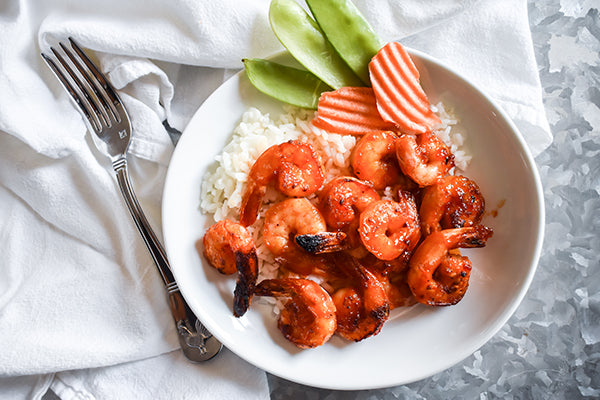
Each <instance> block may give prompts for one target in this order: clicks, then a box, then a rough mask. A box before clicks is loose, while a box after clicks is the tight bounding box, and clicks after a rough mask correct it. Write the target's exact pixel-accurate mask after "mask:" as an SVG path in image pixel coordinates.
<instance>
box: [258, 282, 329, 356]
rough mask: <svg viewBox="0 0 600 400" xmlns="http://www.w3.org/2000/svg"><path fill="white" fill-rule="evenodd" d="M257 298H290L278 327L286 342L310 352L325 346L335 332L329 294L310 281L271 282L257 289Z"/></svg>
mask: <svg viewBox="0 0 600 400" xmlns="http://www.w3.org/2000/svg"><path fill="white" fill-rule="evenodd" d="M255 293H256V295H257V296H272V297H287V298H288V300H287V301H286V302H285V305H284V307H283V309H282V310H281V313H280V314H279V322H278V327H279V330H280V331H281V332H282V333H283V335H284V336H285V338H286V339H287V340H289V341H290V342H292V343H294V344H295V345H296V346H298V347H300V348H303V349H307V348H312V347H317V346H320V345H322V344H323V343H325V342H326V341H327V340H329V338H330V337H331V336H332V335H333V333H334V332H335V329H336V326H337V323H336V315H335V305H334V304H333V300H332V299H331V296H330V295H329V293H327V292H326V291H325V289H323V288H322V287H321V286H319V285H318V284H317V283H315V282H313V281H311V280H308V279H294V278H282V279H267V280H264V281H262V282H260V283H259V284H258V285H257V286H256V292H255Z"/></svg>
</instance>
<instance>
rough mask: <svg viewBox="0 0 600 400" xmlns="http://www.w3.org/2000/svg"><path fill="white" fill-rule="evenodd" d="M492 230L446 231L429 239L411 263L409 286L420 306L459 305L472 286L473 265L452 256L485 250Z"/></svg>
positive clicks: (467, 229) (427, 238) (466, 259)
mask: <svg viewBox="0 0 600 400" xmlns="http://www.w3.org/2000/svg"><path fill="white" fill-rule="evenodd" d="M491 236H492V230H491V229H490V228H488V227H485V226H483V225H478V226H472V227H465V228H455V229H445V230H442V231H438V232H434V233H432V234H431V235H429V236H427V237H426V238H425V240H423V242H422V243H421V244H420V245H419V247H417V249H416V250H415V252H414V254H413V256H412V257H411V259H410V262H409V270H408V276H407V282H408V286H409V287H410V290H411V291H412V292H413V294H414V295H415V298H416V299H417V301H418V302H420V303H423V304H428V305H431V306H449V305H453V304H456V303H458V302H459V301H460V300H461V299H462V298H463V296H464V295H465V292H466V291H467V287H468V285H469V277H470V274H471V261H470V260H469V259H468V258H467V257H465V256H461V255H460V254H449V251H450V250H452V249H456V248H459V247H483V246H485V244H486V242H487V240H488V238H490V237H491Z"/></svg>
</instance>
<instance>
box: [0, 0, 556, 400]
mask: <svg viewBox="0 0 600 400" xmlns="http://www.w3.org/2000/svg"><path fill="white" fill-rule="evenodd" d="M354 2H355V4H356V5H357V7H358V8H359V9H360V10H361V11H362V12H363V13H364V15H365V16H366V18H367V19H368V20H369V21H370V22H371V24H372V25H373V26H374V28H375V30H376V31H378V33H379V34H380V35H381V36H382V38H383V39H384V40H386V41H391V40H400V41H401V42H402V43H404V44H406V45H408V46H410V47H413V48H416V49H418V50H421V51H424V52H426V53H428V54H430V55H432V56H434V57H436V58H438V59H441V60H442V61H443V62H444V63H445V64H446V65H448V66H450V67H452V68H453V69H455V70H456V71H458V72H460V73H462V74H464V75H465V76H467V77H469V79H470V80H471V81H472V82H473V83H475V84H476V85H478V86H480V87H482V88H484V89H485V90H486V92H487V93H488V94H490V95H491V96H492V97H493V98H494V99H495V100H497V101H498V102H499V104H500V105H501V106H502V107H504V109H505V110H506V111H507V113H508V114H509V115H510V116H511V117H512V118H513V120H514V121H515V123H516V124H517V126H518V127H519V128H520V130H521V132H522V134H523V136H524V138H525V139H526V140H527V143H528V144H529V145H530V148H531V150H532V152H533V153H534V154H538V153H539V152H541V151H543V149H544V148H545V147H546V146H547V145H548V144H549V143H550V141H551V136H550V133H549V130H548V125H547V123H546V120H545V115H544V110H543V105H542V102H541V88H540V84H539V80H538V75H537V69H536V64H535V59H534V57H533V48H532V45H531V35H530V32H529V29H528V23H527V8H526V2H525V0H506V1H503V2H497V1H492V0H431V1H428V2H421V1H417V0H405V1H402V2H399V1H394V0H354ZM269 3H270V0H245V1H239V0H212V1H198V0H179V1H170V0H153V1H150V2H149V1H146V0H129V1H126V2H124V1H121V0H106V1H103V2H97V1H91V0H80V1H77V2H73V1H70V0H47V1H44V2H43V3H41V2H38V1H36V0H7V1H4V2H3V3H2V4H0V71H1V72H0V93H1V96H0V204H2V207H0V239H1V240H0V253H1V254H2V255H3V262H2V263H0V343H2V346H0V388H1V387H9V388H11V390H10V392H6V393H9V394H10V398H19V397H22V398H32V397H33V398H35V397H39V396H40V395H41V393H43V391H44V390H45V389H47V388H48V387H52V388H53V390H54V391H55V392H58V393H59V395H60V397H62V398H64V399H67V398H77V397H76V396H75V395H74V393H86V396H88V397H80V398H94V397H97V398H118V397H119V396H118V393H126V394H127V396H126V397H135V395H136V393H137V394H139V395H140V396H142V397H144V396H145V395H147V394H149V393H152V392H155V393H160V395H159V396H158V397H162V398H165V397H172V398H184V397H186V396H189V397H190V398H202V397H201V396H200V395H198V396H193V395H191V394H190V393H191V391H193V390H191V389H189V388H188V387H185V385H183V383H182V382H183V380H193V381H194V385H195V386H193V387H195V388H204V389H205V391H204V392H203V393H202V395H203V396H205V397H206V398H223V397H225V398H231V397H232V396H234V395H235V397H236V398H237V397H244V398H268V395H269V394H268V388H267V383H266V378H265V374H264V372H262V371H260V370H258V369H257V368H255V367H253V366H251V365H250V364H248V363H247V362H245V361H243V360H240V359H239V358H237V357H236V356H235V355H233V354H232V353H230V352H228V351H225V353H224V354H222V355H220V356H219V357H220V358H219V359H217V360H214V362H212V361H211V362H210V363H207V364H206V365H200V366H194V365H191V364H189V363H186V362H185V360H184V359H183V357H181V354H180V353H179V352H177V351H176V350H177V349H178V342H177V337H176V333H175V329H174V325H173V321H172V319H171V315H170V312H169V308H168V306H167V303H166V297H165V292H164V289H163V287H162V282H161V280H160V277H159V275H158V273H157V271H156V268H155V266H154V264H153V262H152V260H151V258H150V256H149V254H148V252H147V250H146V248H145V246H144V243H143V241H142V239H141V238H140V237H139V235H138V232H137V230H136V228H135V226H134V224H133V222H132V220H131V218H130V216H129V214H128V211H127V208H126V206H125V204H124V202H123V200H122V199H121V195H120V193H119V191H118V188H117V186H116V183H115V180H114V177H113V173H112V171H111V168H110V162H109V160H108V158H106V157H105V155H104V154H102V153H101V152H100V151H98V150H97V149H96V147H95V146H94V145H93V143H92V139H91V135H90V134H89V132H87V129H86V126H85V124H84V122H83V120H82V119H81V117H80V115H79V114H78V112H77V110H76V109H75V108H74V106H73V105H72V103H71V102H70V100H69V98H68V96H67V94H66V93H65V92H64V90H63V89H62V88H61V87H60V85H59V83H58V81H57V80H56V79H55V77H54V76H53V75H52V73H51V71H50V70H49V69H48V68H47V67H46V65H45V64H44V63H43V61H42V59H41V58H40V57H39V53H40V51H47V49H48V45H49V44H55V43H56V41H57V40H64V39H65V38H66V37H69V36H72V37H74V38H75V39H76V40H77V41H78V42H79V44H80V45H82V47H85V48H88V49H90V50H91V51H92V53H93V54H94V56H95V57H96V58H97V59H98V60H99V63H100V65H101V69H102V70H103V71H105V72H106V73H107V74H108V76H109V78H110V80H111V82H112V83H113V84H114V85H115V87H116V88H117V89H118V90H119V91H120V93H121V96H122V99H123V101H124V102H125V104H126V107H127V109H128V111H129V114H130V116H131V119H132V124H133V136H132V142H131V146H130V149H129V155H130V157H129V165H130V167H131V175H132V181H133V185H134V188H135V190H136V193H137V195H138V197H139V200H140V203H141V204H142V207H143V208H144V210H145V212H146V214H147V216H148V219H149V220H150V223H151V224H152V225H153V226H154V227H155V228H156V231H157V233H158V234H159V236H160V225H161V215H160V204H161V196H162V187H163V184H164V179H165V173H166V169H167V167H168V163H169V160H170V157H171V154H172V151H173V143H172V141H171V138H170V136H169V133H168V132H167V130H166V128H165V125H166V124H165V122H166V123H167V124H168V125H170V126H171V127H174V128H176V129H178V130H183V129H184V128H185V126H186V125H187V123H188V121H189V120H190V118H191V117H192V115H193V113H194V112H195V110H196V109H197V108H198V107H199V106H200V105H201V104H202V102H203V101H204V100H205V99H206V97H207V96H208V95H209V94H210V93H211V92H212V91H213V90H214V89H216V88H217V87H218V86H219V85H220V84H221V83H222V82H223V81H224V80H225V79H227V78H228V77H229V76H231V75H232V74H233V73H234V72H236V71H237V70H239V69H240V68H241V66H242V64H241V59H242V58H244V57H266V56H268V55H269V54H272V53H274V52H276V51H280V50H282V47H281V45H280V44H279V43H278V42H277V39H276V38H275V36H274V35H273V34H272V32H271V29H270V27H269V23H268V17H267V13H268V7H269ZM207 140H210V139H209V137H208V136H207ZM211 366H212V368H211ZM150 370H152V371H154V372H155V373H154V374H152V373H149V371H150ZM156 382H161V388H160V389H159V388H158V386H157V385H156ZM244 388H245V389H244ZM242 390H244V391H243V392H242ZM120 391H121V392H120ZM167 393H170V394H172V395H171V396H169V395H168V394H167ZM236 393H243V395H242V394H240V395H239V396H237V395H236ZM3 395H4V393H2V391H1V390H0V399H1V398H3Z"/></svg>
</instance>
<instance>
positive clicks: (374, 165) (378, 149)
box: [350, 131, 400, 190]
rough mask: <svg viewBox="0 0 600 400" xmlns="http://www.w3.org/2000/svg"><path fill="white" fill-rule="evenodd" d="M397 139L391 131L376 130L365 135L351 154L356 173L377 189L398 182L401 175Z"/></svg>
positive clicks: (351, 163)
mask: <svg viewBox="0 0 600 400" xmlns="http://www.w3.org/2000/svg"><path fill="white" fill-rule="evenodd" d="M397 139H398V137H397V136H396V135H395V134H394V133H393V132H390V131H374V132H371V133H367V134H366V135H364V136H363V137H362V138H361V139H360V140H359V141H358V143H356V146H355V147H354V150H353V151H352V155H351V156H350V157H351V158H350V165H351V166H352V170H353V171H354V174H355V175H356V176H357V177H358V178H359V179H361V180H363V181H366V182H369V183H371V184H372V185H373V188H374V189H377V190H379V189H384V188H385V187H386V186H389V185H391V184H393V183H394V182H396V180H397V179H398V177H399V176H400V168H399V166H398V161H397V160H396V140H397Z"/></svg>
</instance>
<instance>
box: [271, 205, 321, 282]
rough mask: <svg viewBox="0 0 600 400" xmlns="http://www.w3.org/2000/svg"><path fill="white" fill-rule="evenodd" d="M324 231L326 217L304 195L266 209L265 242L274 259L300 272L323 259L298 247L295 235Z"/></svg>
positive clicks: (308, 270) (316, 265) (311, 269)
mask: <svg viewBox="0 0 600 400" xmlns="http://www.w3.org/2000/svg"><path fill="white" fill-rule="evenodd" d="M326 231H327V225H326V224H325V219H324V218H323V216H322V215H321V213H320V212H319V210H318V209H317V207H315V206H314V205H313V204H312V203H311V202H310V201H308V200H307V199H305V198H292V199H286V200H283V201H281V202H279V203H276V204H274V205H273V206H271V207H270V208H269V209H268V210H267V211H266V213H265V224H264V227H263V238H264V241H265V245H266V246H267V248H268V249H269V251H271V253H272V254H273V255H274V256H275V259H276V260H277V261H279V262H281V263H282V264H283V265H284V266H285V267H286V268H288V269H290V270H292V271H294V272H296V273H298V274H300V275H304V276H306V275H308V274H310V273H311V272H313V270H314V268H315V267H318V266H319V265H320V264H322V261H321V260H320V259H319V257H317V256H314V255H312V254H309V253H307V252H306V251H304V250H303V249H302V248H300V246H298V244H297V243H296V241H295V237H296V236H297V235H306V234H314V233H320V232H326Z"/></svg>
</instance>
